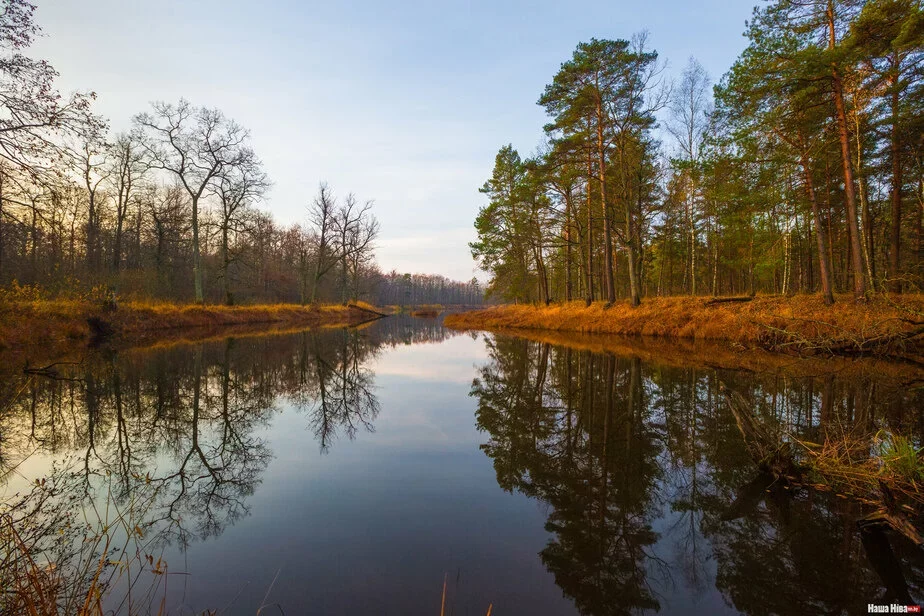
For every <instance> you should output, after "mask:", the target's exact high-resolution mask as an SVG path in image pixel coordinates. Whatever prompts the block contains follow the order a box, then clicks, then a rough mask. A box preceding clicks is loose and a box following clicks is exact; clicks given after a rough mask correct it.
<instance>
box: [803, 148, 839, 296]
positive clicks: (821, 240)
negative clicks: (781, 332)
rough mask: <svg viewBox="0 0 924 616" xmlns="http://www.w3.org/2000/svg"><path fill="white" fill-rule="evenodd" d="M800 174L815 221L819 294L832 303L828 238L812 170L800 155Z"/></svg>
mask: <svg viewBox="0 0 924 616" xmlns="http://www.w3.org/2000/svg"><path fill="white" fill-rule="evenodd" d="M802 175H803V179H804V181H805V194H806V196H807V197H808V200H809V204H810V205H811V206H812V220H813V221H814V223H815V238H816V240H817V242H818V270H819V276H820V278H821V295H822V297H823V298H824V302H825V304H826V305H828V306H830V305H832V304H833V303H834V293H833V292H832V290H831V265H830V263H829V262H828V246H827V244H828V238H827V235H826V234H825V228H824V225H822V224H821V213H820V212H819V211H818V200H817V199H816V197H815V183H814V182H813V181H812V170H811V167H810V166H809V164H808V161H807V160H806V157H805V155H804V154H803V155H802Z"/></svg>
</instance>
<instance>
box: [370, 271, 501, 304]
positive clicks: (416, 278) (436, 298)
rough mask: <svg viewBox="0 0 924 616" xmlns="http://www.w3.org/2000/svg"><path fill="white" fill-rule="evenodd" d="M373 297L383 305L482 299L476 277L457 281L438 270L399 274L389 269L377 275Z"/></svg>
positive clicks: (465, 301)
mask: <svg viewBox="0 0 924 616" xmlns="http://www.w3.org/2000/svg"><path fill="white" fill-rule="evenodd" d="M375 298H376V303H378V304H380V305H383V306H385V305H387V306H415V305H420V304H443V305H453V304H455V305H478V304H481V303H483V302H484V289H483V288H482V286H481V283H480V282H478V279H477V278H472V279H471V280H470V281H468V282H459V281H456V280H450V279H449V278H446V277H445V276H440V275H438V274H407V273H405V274H401V273H398V272H397V271H396V270H392V271H390V272H388V273H387V274H383V275H382V276H381V277H380V278H379V280H378V283H377V285H376V294H375Z"/></svg>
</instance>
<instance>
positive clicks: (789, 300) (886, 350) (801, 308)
mask: <svg viewBox="0 0 924 616" xmlns="http://www.w3.org/2000/svg"><path fill="white" fill-rule="evenodd" d="M737 299H739V300H741V301H729V300H728V299H719V300H716V299H711V298H701V297H658V298H648V299H646V300H644V301H643V302H642V305H641V306H639V307H637V308H633V307H631V306H629V304H628V303H626V302H620V303H617V304H614V305H612V306H610V307H606V306H605V305H604V304H603V303H594V304H592V305H590V306H585V305H584V302H570V303H564V304H553V305H550V306H532V305H504V306H495V307H492V308H488V309H485V310H475V311H471V312H465V313H460V314H451V315H448V316H447V317H446V319H445V324H446V325H447V326H448V327H452V328H455V329H487V330H504V329H520V330H546V331H558V332H582V333H605V334H619V335H631V336H657V337H669V338H684V339H694V340H723V341H727V342H730V343H733V344H734V345H736V346H740V347H744V348H762V349H767V350H773V351H787V350H791V351H798V352H800V353H807V354H812V353H828V354H843V355H854V354H880V355H893V356H894V355H904V356H919V355H921V353H922V351H924V295H906V296H895V297H888V296H876V297H873V298H872V299H870V300H868V301H867V302H864V303H856V302H854V301H852V300H851V299H850V298H849V297H846V296H844V297H838V298H837V300H838V301H837V302H836V303H835V305H834V306H825V305H824V303H823V302H822V300H821V298H820V297H818V296H814V295H801V296H793V297H777V296H765V297H762V296H757V297H755V298H753V299H747V300H746V301H745V299H746V298H737Z"/></svg>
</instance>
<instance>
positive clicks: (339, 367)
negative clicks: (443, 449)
mask: <svg viewBox="0 0 924 616" xmlns="http://www.w3.org/2000/svg"><path fill="white" fill-rule="evenodd" d="M449 335H452V334H451V333H449V332H447V331H445V330H443V329H442V328H441V327H439V326H438V325H437V326H435V327H431V326H423V327H422V326H421V325H420V324H417V323H413V324H412V323H409V322H407V321H406V320H402V319H393V320H389V322H388V323H382V324H380V325H378V326H377V327H375V328H374V329H369V330H367V329H363V328H350V329H322V330H312V331H306V332H302V333H298V334H293V335H285V336H268V337H245V338H238V339H235V338H228V339H226V340H223V341H219V342H206V343H201V344H193V345H182V346H174V347H168V348H165V349H158V350H153V351H125V352H120V353H117V352H113V351H101V352H98V353H95V354H92V355H90V356H88V357H86V358H84V360H83V361H81V362H79V363H76V364H73V365H62V366H60V367H59V368H60V371H59V373H58V374H57V375H55V378H46V377H41V376H35V375H29V376H26V377H24V376H22V375H18V374H11V375H8V378H7V379H6V381H5V382H4V383H3V384H2V387H0V391H2V392H4V397H3V399H2V400H0V408H5V409H7V410H6V412H5V413H4V415H3V417H2V419H0V421H2V426H0V430H2V434H3V439H2V444H0V459H2V461H3V464H4V469H3V476H4V479H5V481H6V482H7V483H10V482H12V483H14V484H16V485H15V487H16V488H17V489H19V488H20V487H21V485H20V484H21V481H20V479H21V478H20V477H17V475H18V474H19V473H20V472H21V471H20V469H21V468H22V466H21V465H22V464H23V463H24V462H26V463H34V462H36V461H41V460H47V463H45V464H44V465H42V466H41V467H40V469H39V471H38V472H42V473H44V474H45V479H46V482H45V484H44V485H39V486H36V487H35V488H34V489H33V490H32V492H31V494H26V495H25V496H22V497H19V496H9V497H8V499H7V502H6V513H5V515H6V517H7V518H8V519H9V520H12V521H13V522H14V524H15V525H16V528H18V529H22V532H21V536H22V538H23V547H24V548H26V550H24V551H25V552H27V553H28V554H31V555H33V556H37V555H42V558H43V559H46V560H49V561H52V562H55V563H56V565H57V566H58V567H59V569H60V570H64V566H65V564H66V563H68V562H69V560H70V561H74V560H77V559H80V560H81V561H82V562H84V564H85V563H86V562H96V561H98V560H99V557H100V555H101V554H87V553H85V551H84V546H86V545H87V544H88V541H87V538H88V536H90V535H92V534H93V533H94V532H97V531H98V530H99V529H100V528H107V529H109V528H112V527H113V523H114V521H115V520H116V519H118V520H119V521H120V522H122V521H124V520H123V518H124V519H127V518H128V516H129V515H130V516H131V519H132V522H131V524H130V525H128V526H127V528H128V529H129V530H128V532H127V534H129V535H131V534H133V533H135V532H137V537H138V538H140V537H143V538H144V539H143V541H136V542H135V543H136V544H137V545H135V547H134V548H133V549H136V550H138V554H137V556H139V557H141V558H145V557H146V556H147V555H148V554H157V553H158V550H163V547H164V546H166V545H168V544H170V543H177V544H179V545H180V546H181V547H184V548H185V546H188V545H189V543H190V542H192V541H194V540H197V539H204V538H207V537H213V536H216V535H219V534H221V533H222V531H223V530H224V529H225V528H226V527H227V526H228V525H229V524H234V522H235V521H236V520H238V519H240V518H241V517H242V516H246V515H248V513H249V507H248V497H250V496H251V495H252V494H253V493H254V491H255V490H256V489H257V488H258V486H259V485H260V481H261V477H262V474H263V473H264V471H265V469H266V468H267V465H268V464H269V463H270V461H271V459H272V457H273V452H272V450H271V449H270V444H269V443H267V442H266V441H265V440H264V439H263V438H262V437H261V436H260V435H261V433H262V432H263V431H264V429H265V428H266V427H267V426H268V424H269V422H270V421H271V420H272V418H273V416H274V415H275V414H276V413H277V412H278V411H279V409H280V408H281V406H282V405H290V406H294V407H295V409H296V410H297V411H298V412H301V413H304V414H305V416H306V419H307V426H308V427H309V429H310V432H311V433H313V435H314V437H315V439H316V440H317V442H318V444H319V446H320V449H321V451H322V452H326V451H328V450H329V448H330V447H331V446H332V444H333V443H334V442H335V441H336V439H337V437H338V436H340V435H345V436H346V437H348V438H350V439H352V438H355V437H356V435H357V434H358V433H359V432H360V431H364V430H367V431H372V430H373V429H374V426H373V423H374V421H375V419H376V416H377V415H378V413H379V402H378V400H377V398H376V395H375V388H374V383H373V380H374V374H373V372H372V370H371V369H370V368H369V364H370V362H371V361H372V360H373V359H374V358H375V356H376V353H377V352H378V350H379V349H380V348H382V347H383V346H396V345H400V344H410V343H412V342H424V341H431V340H432V341H438V340H442V339H444V338H446V337H448V336H449ZM14 394H15V395H14ZM32 470H33V471H34V470H35V469H34V468H32ZM17 482H19V483H17ZM8 491H9V490H8ZM123 525H124V524H123ZM123 534H125V533H123ZM123 539H125V537H123ZM4 540H5V541H10V540H11V539H10V538H9V537H6V536H5V537H4ZM100 549H102V548H100ZM22 552H23V551H20V552H19V554H18V556H10V553H11V551H10V550H7V557H6V559H5V560H3V561H2V562H0V571H12V570H14V567H13V565H14V564H15V562H14V559H15V558H18V557H22V556H24V554H23V553H22ZM142 552H143V553H142ZM71 565H72V566H71V567H70V569H68V570H73V571H75V572H76V571H77V570H78V569H79V567H76V566H74V564H73V563H71ZM91 569H92V567H91ZM90 573H91V574H92V570H91V571H90ZM89 577H92V575H91V576H89ZM87 582H88V579H83V580H76V579H75V580H69V583H71V584H72V585H74V586H80V585H81V584H86V583H87ZM74 592H75V593H79V590H75V591H74ZM0 608H2V606H0Z"/></svg>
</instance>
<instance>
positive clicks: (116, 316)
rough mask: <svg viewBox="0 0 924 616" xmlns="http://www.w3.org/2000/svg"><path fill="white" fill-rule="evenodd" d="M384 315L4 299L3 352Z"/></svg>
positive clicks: (362, 306)
mask: <svg viewBox="0 0 924 616" xmlns="http://www.w3.org/2000/svg"><path fill="white" fill-rule="evenodd" d="M378 316H383V315H382V313H381V312H379V311H378V310H376V309H375V307H373V306H371V305H370V304H366V303H365V302H354V303H351V304H349V305H341V304H320V305H319V304H315V305H308V306H301V305H298V304H255V305H239V306H222V305H204V304H176V303H171V302H160V301H141V300H129V301H125V302H120V303H118V304H117V305H111V306H110V305H107V304H106V303H105V302H103V301H97V300H96V299H94V298H83V297H80V298H75V299H45V298H41V297H34V298H29V297H26V298H23V297H12V298H11V297H2V296H0V349H10V348H13V349H15V348H21V347H26V346H35V345H47V344H60V343H67V342H68V341H80V340H89V339H90V338H92V337H93V336H94V335H96V334H98V333H99V331H97V330H99V329H100V328H103V329H105V331H106V333H107V334H114V335H120V336H124V337H129V338H140V339H143V338H145V337H151V336H152V335H156V336H157V337H169V336H168V335H167V334H166V332H168V331H170V330H174V331H179V330H184V329H191V328H202V329H209V328H212V329H217V328H226V327H232V326H244V325H256V324H266V325H279V324H287V325H293V326H294V325H301V326H315V325H329V324H342V325H350V324H355V323H359V322H362V321H364V320H368V319H370V318H377V317H378Z"/></svg>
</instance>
